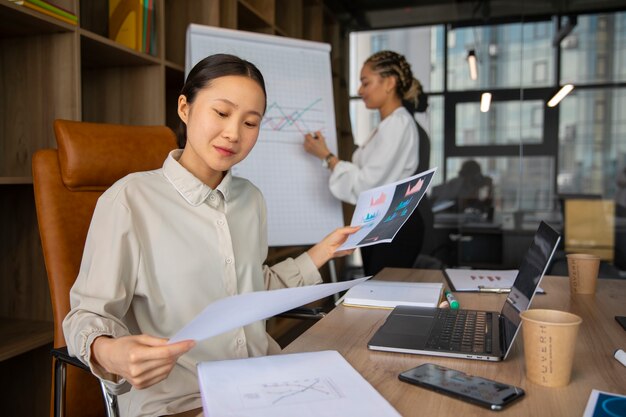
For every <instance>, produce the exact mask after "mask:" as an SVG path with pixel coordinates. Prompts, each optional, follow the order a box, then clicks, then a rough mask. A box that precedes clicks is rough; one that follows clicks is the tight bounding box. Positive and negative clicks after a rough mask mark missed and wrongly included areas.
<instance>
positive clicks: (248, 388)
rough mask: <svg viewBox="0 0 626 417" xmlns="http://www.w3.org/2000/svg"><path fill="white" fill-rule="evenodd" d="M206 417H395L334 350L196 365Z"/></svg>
mask: <svg viewBox="0 0 626 417" xmlns="http://www.w3.org/2000/svg"><path fill="white" fill-rule="evenodd" d="M198 380H199V382H200V393H201V395H202V406H203V408H204V415H206V416H237V417H240V416H246V417H293V416H316V417H334V416H359V417H391V416H393V417H399V416H400V414H398V412H397V411H396V410H394V408H393V407H392V406H391V405H390V404H389V403H388V402H387V400H385V399H384V398H383V397H382V395H380V394H379V393H378V391H376V390H375V389H374V387H372V386H371V385H370V384H369V383H368V382H367V381H366V380H365V379H364V378H363V377H362V376H361V375H360V374H359V373H358V372H357V371H356V370H355V369H354V368H353V367H352V366H351V365H350V364H349V363H348V362H347V361H346V360H345V359H344V358H343V356H341V355H340V354H339V352H336V351H334V350H327V351H322V352H306V353H292V354H287V355H273V356H263V357H257V358H247V359H233V360H225V361H213V362H202V363H200V364H198Z"/></svg>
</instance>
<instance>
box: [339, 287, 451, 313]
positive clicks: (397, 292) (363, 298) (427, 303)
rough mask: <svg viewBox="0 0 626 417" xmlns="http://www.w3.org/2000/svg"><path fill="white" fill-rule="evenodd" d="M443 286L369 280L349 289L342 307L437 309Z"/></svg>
mask: <svg viewBox="0 0 626 417" xmlns="http://www.w3.org/2000/svg"><path fill="white" fill-rule="evenodd" d="M442 291H443V284H442V283H440V282H399V281H374V280H369V281H365V282H362V283H360V284H359V285H355V286H354V287H352V288H350V289H349V290H348V292H347V293H346V295H345V296H344V299H343V304H344V305H349V306H356V307H380V308H394V307H396V306H398V305H405V306H417V307H437V305H438V304H439V301H440V299H441V293H442Z"/></svg>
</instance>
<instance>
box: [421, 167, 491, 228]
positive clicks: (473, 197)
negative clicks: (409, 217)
mask: <svg viewBox="0 0 626 417" xmlns="http://www.w3.org/2000/svg"><path fill="white" fill-rule="evenodd" d="M492 193H493V180H492V179H491V178H490V177H487V176H485V175H483V174H482V171H481V168H480V165H479V164H478V162H476V161H475V160H473V159H468V160H466V161H465V162H463V164H462V165H461V169H460V170H459V174H458V177H456V178H452V179H451V180H450V181H448V182H446V183H445V184H442V185H439V186H436V187H433V192H432V195H431V197H432V199H433V200H434V204H433V206H434V210H435V211H438V210H437V208H438V207H445V208H444V209H442V210H441V211H444V212H451V213H466V214H480V215H483V214H484V215H486V216H487V217H488V218H491V217H492V216H493V195H492Z"/></svg>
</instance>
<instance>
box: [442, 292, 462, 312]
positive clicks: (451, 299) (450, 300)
mask: <svg viewBox="0 0 626 417" xmlns="http://www.w3.org/2000/svg"><path fill="white" fill-rule="evenodd" d="M444 294H445V295H446V299H447V300H448V304H450V308H451V309H453V310H456V309H457V308H459V302H458V301H457V300H456V298H454V295H452V293H451V292H450V291H448V290H446V291H444Z"/></svg>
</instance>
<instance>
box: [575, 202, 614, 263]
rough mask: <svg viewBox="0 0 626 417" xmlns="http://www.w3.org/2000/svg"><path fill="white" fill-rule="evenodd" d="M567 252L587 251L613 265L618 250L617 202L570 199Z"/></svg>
mask: <svg viewBox="0 0 626 417" xmlns="http://www.w3.org/2000/svg"><path fill="white" fill-rule="evenodd" d="M564 217H565V219H564V223H565V230H564V239H565V252H567V253H573V252H583V253H590V254H593V255H597V256H599V257H600V259H602V260H605V261H609V262H612V261H613V256H614V247H615V202H614V201H613V200H605V199H567V200H565V214H564Z"/></svg>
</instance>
